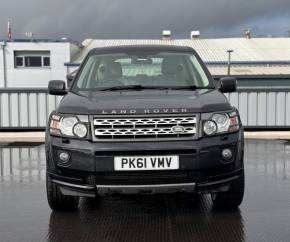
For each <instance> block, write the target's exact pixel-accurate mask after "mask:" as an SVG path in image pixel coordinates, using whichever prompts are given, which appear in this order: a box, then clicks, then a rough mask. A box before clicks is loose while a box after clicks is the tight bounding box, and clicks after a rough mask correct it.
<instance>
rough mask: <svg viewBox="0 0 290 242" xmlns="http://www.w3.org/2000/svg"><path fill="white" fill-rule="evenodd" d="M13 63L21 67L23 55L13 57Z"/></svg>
mask: <svg viewBox="0 0 290 242" xmlns="http://www.w3.org/2000/svg"><path fill="white" fill-rule="evenodd" d="M15 63H16V66H18V67H22V66H23V57H22V56H17V57H16V58H15Z"/></svg>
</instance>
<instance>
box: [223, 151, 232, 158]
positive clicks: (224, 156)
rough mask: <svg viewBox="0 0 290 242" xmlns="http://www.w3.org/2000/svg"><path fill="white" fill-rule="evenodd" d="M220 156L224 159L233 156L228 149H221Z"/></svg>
mask: <svg viewBox="0 0 290 242" xmlns="http://www.w3.org/2000/svg"><path fill="white" fill-rule="evenodd" d="M222 156H223V158H224V159H225V160H230V159H232V157H233V153H232V151H231V150H230V149H224V150H223V151H222Z"/></svg>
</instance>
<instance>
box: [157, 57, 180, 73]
mask: <svg viewBox="0 0 290 242" xmlns="http://www.w3.org/2000/svg"><path fill="white" fill-rule="evenodd" d="M161 71H162V74H163V75H174V74H177V73H179V72H181V71H182V65H181V64H180V62H179V59H178V58H176V57H165V58H164V59H163V61H162V64H161Z"/></svg>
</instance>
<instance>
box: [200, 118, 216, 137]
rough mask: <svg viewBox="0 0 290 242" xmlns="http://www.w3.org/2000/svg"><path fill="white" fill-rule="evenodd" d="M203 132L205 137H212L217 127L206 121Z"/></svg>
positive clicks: (213, 123)
mask: <svg viewBox="0 0 290 242" xmlns="http://www.w3.org/2000/svg"><path fill="white" fill-rule="evenodd" d="M203 131H204V132H205V133H206V134H207V135H213V134H214V133H216V131H217V126H216V124H215V122H213V121H206V122H205V123H204V126H203Z"/></svg>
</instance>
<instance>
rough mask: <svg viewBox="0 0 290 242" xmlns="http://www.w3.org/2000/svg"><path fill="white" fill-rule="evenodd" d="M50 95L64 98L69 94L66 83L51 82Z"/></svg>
mask: <svg viewBox="0 0 290 242" xmlns="http://www.w3.org/2000/svg"><path fill="white" fill-rule="evenodd" d="M48 93H49V94H51V95H57V96H63V95H65V94H67V91H66V88H65V82H64V81H50V82H49V84H48Z"/></svg>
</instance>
